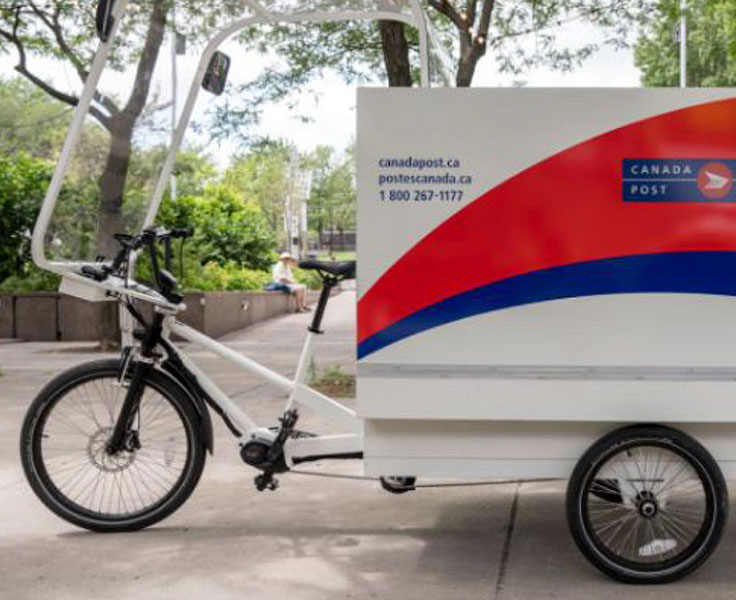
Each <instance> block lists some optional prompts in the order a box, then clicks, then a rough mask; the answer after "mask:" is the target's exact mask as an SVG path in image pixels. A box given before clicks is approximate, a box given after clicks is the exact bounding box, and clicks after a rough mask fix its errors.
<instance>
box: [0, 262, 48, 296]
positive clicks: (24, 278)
mask: <svg viewBox="0 0 736 600" xmlns="http://www.w3.org/2000/svg"><path fill="white" fill-rule="evenodd" d="M60 281H61V277H59V276H58V275H56V274H55V273H50V272H48V271H43V270H41V269H39V268H38V267H37V266H36V265H35V264H33V263H30V262H29V263H26V264H25V266H24V268H23V270H22V271H21V273H20V274H18V275H11V276H10V277H8V278H6V279H5V280H4V281H3V282H2V283H0V292H16V293H22V292H55V291H56V290H57V289H59V282H60Z"/></svg>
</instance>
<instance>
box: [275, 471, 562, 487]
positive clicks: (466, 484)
mask: <svg viewBox="0 0 736 600" xmlns="http://www.w3.org/2000/svg"><path fill="white" fill-rule="evenodd" d="M289 473H294V474H295V475H309V476H312V477H327V478H330V479H352V480H357V481H380V479H381V478H380V477H369V476H367V475H343V474H340V473H318V472H317V471H302V470H300V469H291V470H289ZM552 481H562V479H561V478H559V477H538V478H532V479H498V480H494V481H461V482H457V483H419V484H416V485H414V486H413V487H415V488H417V489H419V488H446V487H477V486H483V485H513V484H517V485H518V484H521V483H550V482H552Z"/></svg>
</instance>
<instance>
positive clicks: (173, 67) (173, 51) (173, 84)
mask: <svg viewBox="0 0 736 600" xmlns="http://www.w3.org/2000/svg"><path fill="white" fill-rule="evenodd" d="M171 23H172V27H171V145H172V147H173V145H174V135H175V133H176V100H177V98H176V96H177V90H176V88H177V77H176V54H177V48H176V42H177V40H176V37H177V36H176V15H175V13H174V9H173V7H172V9H171ZM171 200H172V201H173V202H176V170H175V169H172V171H171Z"/></svg>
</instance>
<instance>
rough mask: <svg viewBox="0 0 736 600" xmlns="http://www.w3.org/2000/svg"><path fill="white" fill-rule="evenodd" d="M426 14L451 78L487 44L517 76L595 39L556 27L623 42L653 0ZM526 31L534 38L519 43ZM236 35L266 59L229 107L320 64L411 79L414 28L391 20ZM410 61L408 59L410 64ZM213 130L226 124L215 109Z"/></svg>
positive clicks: (539, 3) (576, 53)
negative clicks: (450, 58)
mask: <svg viewBox="0 0 736 600" xmlns="http://www.w3.org/2000/svg"><path fill="white" fill-rule="evenodd" d="M427 1H428V5H429V12H428V14H429V18H430V19H431V20H432V22H433V24H434V25H435V27H436V29H437V30H438V31H439V32H440V37H441V40H442V42H443V44H444V46H445V48H446V49H447V50H449V51H450V52H451V53H452V54H454V55H455V72H454V78H455V83H456V84H457V85H458V86H469V85H471V84H472V82H473V79H474V77H475V73H476V70H477V66H478V64H479V62H480V61H481V59H482V58H483V57H484V56H486V54H487V53H488V52H489V51H490V52H492V54H493V58H494V60H495V61H496V64H497V68H498V69H499V70H500V71H501V72H504V73H511V74H513V75H520V74H522V73H524V72H525V71H526V70H528V69H529V68H531V67H534V66H547V67H549V68H552V69H558V70H571V69H573V68H575V67H576V66H578V65H579V64H581V63H582V62H583V61H584V60H585V59H586V58H588V57H589V56H590V55H591V54H593V53H594V52H595V51H596V50H597V49H598V48H599V46H598V45H597V44H595V43H592V42H589V43H582V44H580V45H578V46H576V47H562V46H560V44H559V42H558V39H557V36H558V33H559V31H560V27H561V26H563V25H565V24H569V23H574V22H580V23H592V24H594V25H596V26H599V27H600V28H601V29H602V30H603V31H605V32H606V33H607V35H606V39H605V41H604V43H606V44H611V45H614V46H616V47H621V46H626V45H628V43H629V37H630V31H631V29H632V26H633V25H635V24H636V23H638V21H639V19H641V18H643V17H644V16H645V15H646V14H647V10H648V9H649V7H651V6H654V4H655V0H616V1H612V0H514V1H510V2H499V1H497V0H427ZM530 36H533V39H534V42H535V43H534V44H533V45H528V44H524V41H525V40H528V39H529V37H530ZM240 37H241V40H242V41H243V42H244V43H245V44H246V45H247V46H248V47H251V48H255V49H256V50H257V51H259V52H260V53H261V54H263V55H264V56H268V57H271V56H273V55H274V54H276V55H278V56H279V57H281V58H282V60H279V61H276V62H273V61H271V62H272V65H271V66H270V67H269V68H267V69H265V70H264V71H263V72H262V74H261V75H260V76H259V77H257V78H256V79H254V80H253V81H251V82H249V83H247V84H245V85H242V86H240V87H239V89H238V94H236V95H235V99H240V103H239V104H238V103H237V100H235V99H234V100H233V102H232V103H230V104H229V105H228V110H229V111H234V112H237V113H238V114H241V113H248V114H250V115H251V116H253V115H256V114H257V113H258V111H259V108H260V107H261V106H262V105H263V104H264V103H265V102H270V101H273V100H279V99H282V98H284V97H287V96H288V95H289V94H290V93H291V92H293V91H294V90H296V89H299V90H303V89H304V87H305V86H306V85H307V84H308V83H309V82H310V81H312V80H313V79H315V78H316V77H319V76H320V75H321V74H322V73H323V72H325V71H326V70H332V71H334V72H337V73H338V74H340V75H341V76H342V77H343V78H344V79H345V81H346V82H348V83H362V82H366V81H373V82H375V81H377V80H380V81H388V83H389V85H391V86H408V85H412V84H413V83H415V82H416V81H417V80H418V77H419V72H418V69H417V67H416V62H415V61H412V58H413V57H415V56H416V53H417V50H418V36H417V33H416V31H414V30H413V29H411V28H408V27H406V26H404V25H403V24H402V23H398V22H388V21H381V22H379V24H378V25H376V24H374V23H366V22H346V23H345V22H336V23H323V24H316V25H305V24H297V25H294V24H278V25H269V26H267V27H257V28H256V27H254V28H251V29H249V30H246V31H245V32H243V33H242V34H241V36H240ZM412 65H414V66H412ZM221 117H222V118H221V119H220V120H219V126H218V127H217V128H216V129H215V131H214V133H215V135H224V134H226V133H228V132H230V131H232V129H231V128H229V127H228V126H227V118H226V117H225V116H224V115H222V114H221Z"/></svg>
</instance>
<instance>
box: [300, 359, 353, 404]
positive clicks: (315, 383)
mask: <svg viewBox="0 0 736 600" xmlns="http://www.w3.org/2000/svg"><path fill="white" fill-rule="evenodd" d="M309 385H310V386H311V387H313V388H314V389H315V390H317V391H319V392H322V393H323V394H325V395H327V396H330V397H333V398H355V375H350V374H349V373H345V372H344V371H343V370H342V367H341V366H340V365H333V366H330V367H327V368H325V369H324V370H322V372H319V371H318V370H317V367H316V366H315V365H314V363H312V377H311V379H310V382H309Z"/></svg>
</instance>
